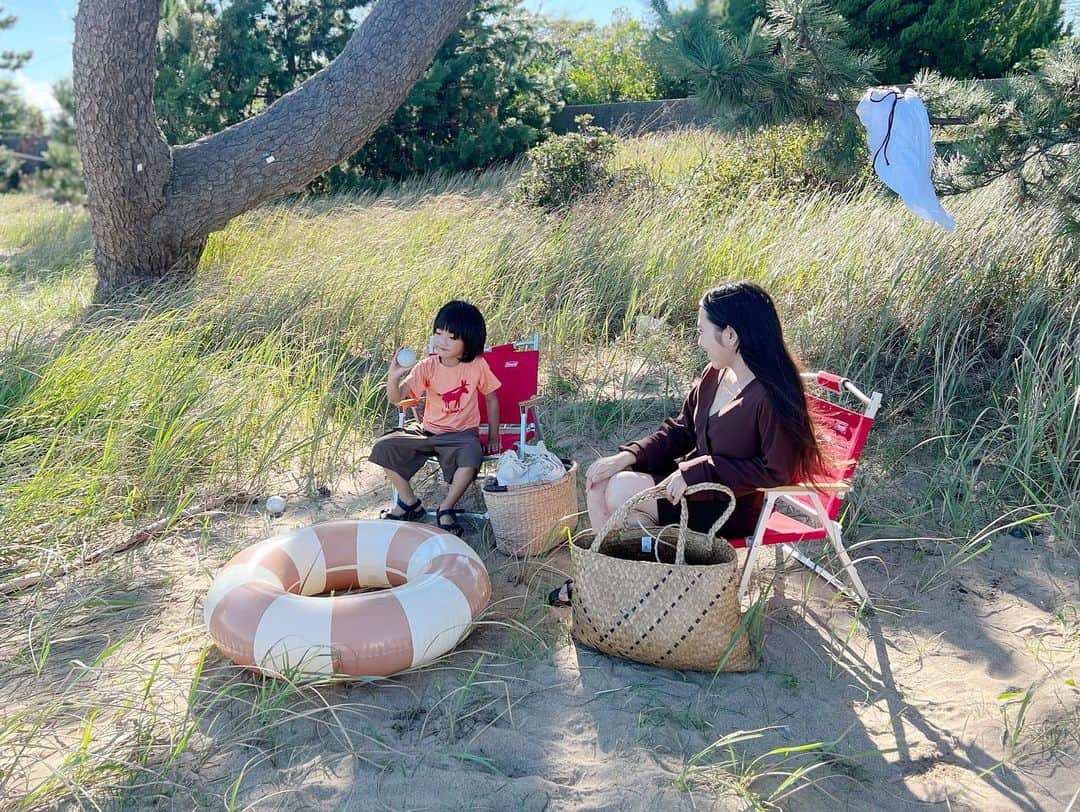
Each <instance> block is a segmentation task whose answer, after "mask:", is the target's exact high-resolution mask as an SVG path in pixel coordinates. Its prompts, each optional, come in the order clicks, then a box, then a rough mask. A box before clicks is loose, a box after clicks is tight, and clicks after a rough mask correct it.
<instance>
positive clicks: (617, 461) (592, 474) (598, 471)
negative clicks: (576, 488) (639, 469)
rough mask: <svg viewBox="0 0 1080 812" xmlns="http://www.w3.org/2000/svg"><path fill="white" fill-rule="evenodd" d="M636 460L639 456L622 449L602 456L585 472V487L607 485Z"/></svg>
mask: <svg viewBox="0 0 1080 812" xmlns="http://www.w3.org/2000/svg"><path fill="white" fill-rule="evenodd" d="M636 461H637V458H636V457H635V456H634V455H633V454H631V453H630V452H629V451H620V452H619V453H618V454H612V455H611V456H610V457H601V458H600V459H598V460H596V462H594V463H593V464H592V465H590V466H589V470H588V471H586V472H585V487H586V488H589V489H592V488H599V487H600V486H601V485H605V484H606V483H607V481H608V480H609V479H611V478H612V477H613V476H615V474H617V473H619V471H625V470H626V469H627V468H629V467H630V466H631V465H633V464H634V463H635V462H636Z"/></svg>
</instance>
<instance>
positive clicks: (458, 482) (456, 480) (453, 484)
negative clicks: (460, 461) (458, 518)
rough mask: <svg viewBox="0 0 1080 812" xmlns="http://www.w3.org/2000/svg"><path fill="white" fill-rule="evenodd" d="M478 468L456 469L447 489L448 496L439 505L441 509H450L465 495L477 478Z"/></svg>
mask: <svg viewBox="0 0 1080 812" xmlns="http://www.w3.org/2000/svg"><path fill="white" fill-rule="evenodd" d="M476 470H477V469H476V468H458V469H457V470H456V471H454V477H453V479H451V480H450V487H449V488H448V489H447V491H446V498H445V499H443V500H442V503H441V504H440V505H439V510H449V509H450V508H452V507H453V506H454V505H456V504H457V503H458V500H459V499H461V497H462V496H464V495H465V491H466V490H468V487H469V484H470V483H471V482H472V481H473V480H474V479H476Z"/></svg>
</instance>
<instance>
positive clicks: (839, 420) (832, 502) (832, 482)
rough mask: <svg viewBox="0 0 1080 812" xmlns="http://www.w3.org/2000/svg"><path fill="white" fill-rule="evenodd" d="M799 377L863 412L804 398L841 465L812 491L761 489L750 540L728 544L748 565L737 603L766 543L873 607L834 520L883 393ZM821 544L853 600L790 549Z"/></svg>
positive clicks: (812, 375) (825, 377)
mask: <svg viewBox="0 0 1080 812" xmlns="http://www.w3.org/2000/svg"><path fill="white" fill-rule="evenodd" d="M802 375H803V378H804V379H806V380H811V381H815V382H817V383H818V384H819V385H821V386H822V387H824V388H825V389H829V390H832V391H833V392H839V393H842V394H843V393H847V394H850V395H853V396H854V397H855V398H857V399H858V400H859V401H861V402H862V404H863V406H864V407H865V408H864V410H863V411H862V412H861V413H859V412H853V411H851V410H850V409H846V408H844V407H843V406H839V405H837V404H835V403H832V402H830V401H828V400H824V399H822V398H819V397H815V396H814V395H807V396H806V398H807V401H808V402H809V404H810V408H811V413H812V414H813V416H814V420H815V422H816V423H817V425H818V429H819V430H818V439H819V441H821V442H823V443H825V444H826V445H827V448H828V454H829V456H830V458H832V459H834V460H838V461H839V462H838V463H837V464H836V466H835V470H831V471H823V472H822V473H821V474H820V475H819V476H817V477H815V481H814V485H813V486H811V485H807V484H798V485H786V486H784V487H780V488H762V489H761V490H762V491H763V492H764V494H765V504H764V507H763V508H762V511H761V518H759V519H758V523H757V527H756V528H754V535H753V536H751V537H750V538H749V539H731V540H730V541H731V544H732V546H734V547H746V548H747V555H746V564H745V565H744V567H743V575H742V582H741V583H740V584H739V599H740V600H742V597H743V596H744V595H745V594H746V590H747V587H748V586H749V584H750V576H751V575H752V574H753V571H754V564H755V562H756V561H757V557H758V554H759V553H760V552H761V548H762V547H763V546H765V545H768V544H780V545H782V546H781V548H780V549H781V550H782V551H783V552H784V553H785V554H787V555H790V556H792V557H793V558H795V560H797V561H798V562H799V563H801V564H803V565H805V566H806V567H808V568H809V569H811V570H813V571H814V572H815V573H817V574H818V575H820V576H821V577H822V578H823V579H824V580H825V581H827V582H828V583H829V584H831V585H832V586H833V587H835V588H836V589H837V590H839V591H841V592H844V593H846V594H848V595H849V596H851V597H857V599H859V600H861V601H863V602H864V603H866V605H867V606H872V605H873V604H872V603H871V602H870V596H869V595H868V594H867V592H866V587H865V586H863V582H862V579H861V578H859V573H858V572H857V571H856V570H855V564H854V563H853V562H852V560H851V558H850V557H849V556H848V554H847V550H845V549H844V543H843V541H842V539H841V527H840V523H839V522H838V521H837V517H838V516H839V515H840V507H841V506H842V504H843V499H844V494H845V493H847V492H848V491H849V490H851V477H852V476H853V475H854V474H855V466H856V464H857V463H858V461H859V458H860V456H862V451H863V446H865V445H866V438H867V437H868V436H869V434H870V427H871V426H873V424H874V417H875V416H876V415H877V411H878V408H879V407H880V406H881V393H880V392H874V393H873V394H872V395H870V396H869V397H867V396H866V395H865V394H863V393H862V392H861V391H860V390H859V389H858V387H856V386H855V385H854V384H853V383H851V381H849V380H848V379H847V378H843V377H841V376H839V375H834V374H833V373H831V372H804V373H803V374H802ZM778 504H783V505H785V506H787V507H788V508H791V509H792V510H791V511H790V512H793V513H798V514H800V515H801V516H802V517H803V518H805V519H807V520H809V522H810V524H807V523H806V522H804V521H802V520H801V519H798V518H795V517H793V516H789V515H787V514H785V513H781V512H780V511H778V510H777V509H776V508H777V505H778ZM824 539H828V540H829V541H830V542H832V546H833V548H834V549H835V550H836V555H837V557H838V558H839V559H840V563H841V564H842V565H843V567H844V571H845V572H846V573H847V576H848V578H849V579H850V581H851V583H852V586H854V588H855V592H856V595H851V592H850V591H849V590H848V589H847V587H845V586H844V584H843V583H842V582H841V581H840V580H839V578H837V577H836V576H835V575H833V573H831V572H829V571H828V570H826V569H825V568H824V567H822V566H821V565H820V564H818V563H817V562H816V561H813V560H811V559H810V558H808V557H807V556H805V555H803V554H802V553H801V552H800V551H798V550H797V549H795V548H794V547H792V546H791V545H792V544H797V543H799V542H803V541H815V540H824Z"/></svg>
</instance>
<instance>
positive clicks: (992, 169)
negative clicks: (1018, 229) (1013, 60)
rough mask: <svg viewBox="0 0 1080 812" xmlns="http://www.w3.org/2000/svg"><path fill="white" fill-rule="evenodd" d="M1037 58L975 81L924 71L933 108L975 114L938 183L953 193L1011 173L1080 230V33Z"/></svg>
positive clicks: (1018, 186)
mask: <svg viewBox="0 0 1080 812" xmlns="http://www.w3.org/2000/svg"><path fill="white" fill-rule="evenodd" d="M1038 59H1039V62H1038V64H1037V66H1036V67H1035V68H1034V69H1033V70H1031V71H1028V72H1026V73H1023V74H1019V75H1017V76H1014V77H1011V78H1009V79H1007V80H1006V81H1003V82H1000V83H996V84H990V85H975V84H972V83H967V82H957V81H956V80H954V79H950V78H945V77H942V76H941V75H940V74H936V73H932V72H924V73H922V74H920V75H919V76H918V77H917V78H916V82H915V85H916V89H917V90H918V92H919V94H920V96H922V97H923V98H924V99H925V100H926V101H927V104H928V106H929V107H930V109H931V112H933V111H935V110H936V111H940V112H943V111H948V112H949V113H950V114H951V115H953V116H961V117H964V118H967V119H968V120H969V121H970V122H971V125H970V132H969V133H968V137H967V138H966V139H963V140H961V141H958V142H956V147H955V148H954V151H953V154H952V155H951V156H949V158H948V159H947V160H946V161H945V162H944V165H943V167H942V169H941V172H940V178H939V182H938V186H939V188H940V189H942V190H943V191H944V192H946V193H949V194H955V193H958V192H964V191H968V190H971V189H974V188H978V187H980V186H985V185H987V184H989V183H993V182H994V181H997V180H998V179H1001V178H1009V179H1011V180H1012V181H1013V188H1014V189H1015V190H1016V193H1017V196H1018V197H1019V198H1020V199H1021V200H1038V201H1045V202H1049V203H1051V204H1053V205H1054V207H1055V209H1056V211H1057V212H1058V214H1059V216H1060V224H1061V226H1062V228H1063V230H1064V231H1065V232H1066V233H1068V234H1072V235H1078V234H1080V37H1071V38H1068V39H1065V40H1062V41H1061V42H1060V43H1058V44H1057V45H1056V46H1055V47H1054V48H1052V49H1050V50H1049V51H1047V52H1044V53H1042V54H1039V55H1038Z"/></svg>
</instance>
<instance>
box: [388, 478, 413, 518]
mask: <svg viewBox="0 0 1080 812" xmlns="http://www.w3.org/2000/svg"><path fill="white" fill-rule="evenodd" d="M383 470H384V471H385V472H386V478H387V479H388V480H390V484H391V485H393V486H394V488H395V489H396V490H397V494H398V500H399V501H400V502H402V503H404V504H406V505H414V504H416V503H417V502H418V501H420V500H419V499H417V498H416V492H415V491H413V489H412V483H411V482H410V481H409V480H407V479H406V478H405V477H403V476H402V475H401V474H399V473H398V472H397V471H392V470H390V469H389V468H384V469H383ZM388 514H389V515H390V517H391V518H396V517H398V516H404V515H405V511H404V510H402V509H401V505H399V504H396V503H395V504H394V505H392V506H391V508H390V510H389V511H388Z"/></svg>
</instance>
